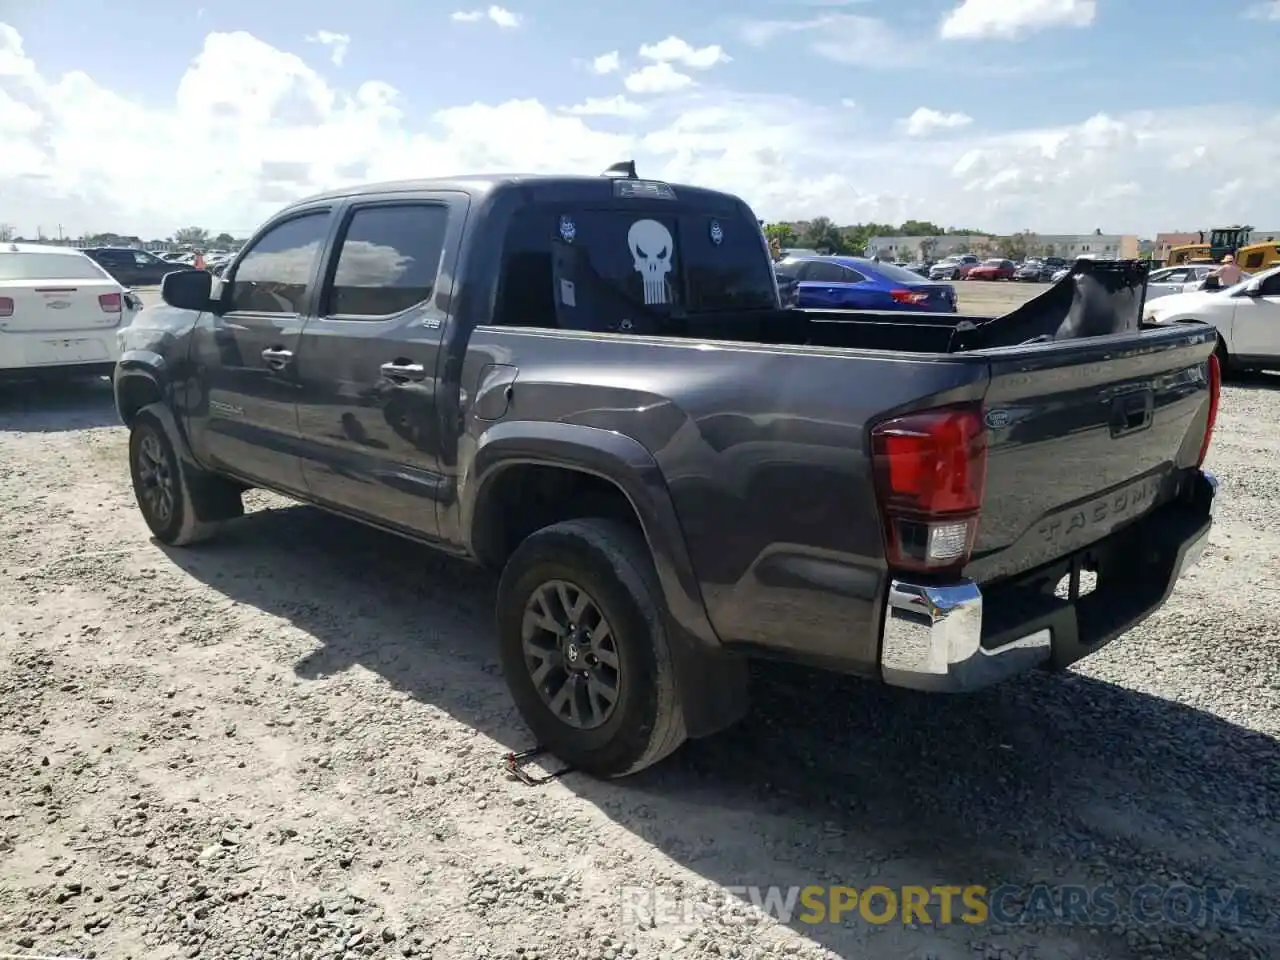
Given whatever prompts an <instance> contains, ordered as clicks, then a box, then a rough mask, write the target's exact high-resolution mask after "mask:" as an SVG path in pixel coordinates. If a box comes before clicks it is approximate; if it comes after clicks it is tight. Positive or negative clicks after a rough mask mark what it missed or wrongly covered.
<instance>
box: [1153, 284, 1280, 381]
mask: <svg viewBox="0 0 1280 960" xmlns="http://www.w3.org/2000/svg"><path fill="white" fill-rule="evenodd" d="M1142 316H1143V319H1144V320H1145V321H1147V322H1148V323H1160V324H1165V323H1181V322H1183V321H1186V320H1198V321H1200V322H1202V323H1208V324H1211V325H1212V326H1214V327H1217V329H1218V334H1219V336H1220V338H1221V345H1220V347H1219V349H1220V350H1221V351H1222V357H1223V361H1224V367H1225V369H1227V370H1232V371H1239V370H1249V369H1261V368H1280V267H1272V268H1271V269H1270V270H1265V271H1263V272H1261V273H1257V274H1254V275H1253V276H1252V277H1250V278H1249V279H1247V280H1241V281H1240V282H1239V283H1237V284H1235V285H1234V286H1230V287H1227V288H1225V289H1223V290H1201V291H1196V292H1193V293H1175V294H1172V295H1170V296H1167V297H1161V298H1160V299H1159V300H1157V301H1156V302H1155V303H1152V304H1148V305H1147V306H1146V307H1144V308H1143V311H1142Z"/></svg>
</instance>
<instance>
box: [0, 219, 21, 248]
mask: <svg viewBox="0 0 1280 960" xmlns="http://www.w3.org/2000/svg"><path fill="white" fill-rule="evenodd" d="M17 233H18V231H17V230H15V229H14V227H13V226H12V225H11V224H8V223H0V242H4V243H8V242H9V241H10V240H12V239H13V238H14V237H15V236H17Z"/></svg>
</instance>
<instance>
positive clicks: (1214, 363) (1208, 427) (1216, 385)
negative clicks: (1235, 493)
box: [1196, 352, 1222, 468]
mask: <svg viewBox="0 0 1280 960" xmlns="http://www.w3.org/2000/svg"><path fill="white" fill-rule="evenodd" d="M1221 396H1222V362H1221V361H1220V360H1219V359H1218V354H1217V353H1216V352H1215V353H1214V354H1213V355H1212V356H1210V357H1209V422H1208V423H1207V424H1205V428H1204V440H1203V441H1202V442H1201V444H1200V458H1199V459H1198V460H1196V467H1197V468H1198V467H1202V466H1204V458H1205V457H1206V456H1207V455H1208V453H1209V442H1210V441H1211V440H1212V439H1213V428H1214V425H1215V424H1216V423H1217V422H1218V402H1219V398H1220V397H1221Z"/></svg>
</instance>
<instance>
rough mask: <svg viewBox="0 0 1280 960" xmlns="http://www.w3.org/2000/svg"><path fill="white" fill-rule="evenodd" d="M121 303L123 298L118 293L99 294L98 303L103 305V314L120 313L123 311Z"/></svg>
mask: <svg viewBox="0 0 1280 960" xmlns="http://www.w3.org/2000/svg"><path fill="white" fill-rule="evenodd" d="M121 302H122V301H121V297H120V294H118V293H100V294H98V303H99V304H100V305H101V307H102V312H103V313H119V312H120V311H121V309H122V307H121Z"/></svg>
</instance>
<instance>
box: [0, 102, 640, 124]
mask: <svg viewBox="0 0 1280 960" xmlns="http://www.w3.org/2000/svg"><path fill="white" fill-rule="evenodd" d="M561 110H562V112H564V113H569V114H572V115H573V116H575V117H624V118H626V119H630V120H634V119H637V118H639V117H643V116H645V115H646V114H648V112H649V111H648V110H647V109H646V108H645V107H644V106H642V105H641V104H638V103H636V102H634V101H632V100H628V99H627V98H626V97H624V96H621V95H618V96H616V97H588V98H587V99H586V100H584V101H583V102H582V103H578V104H574V105H573V106H572V107H563V108H561ZM2 129H3V127H0V130H2Z"/></svg>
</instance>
